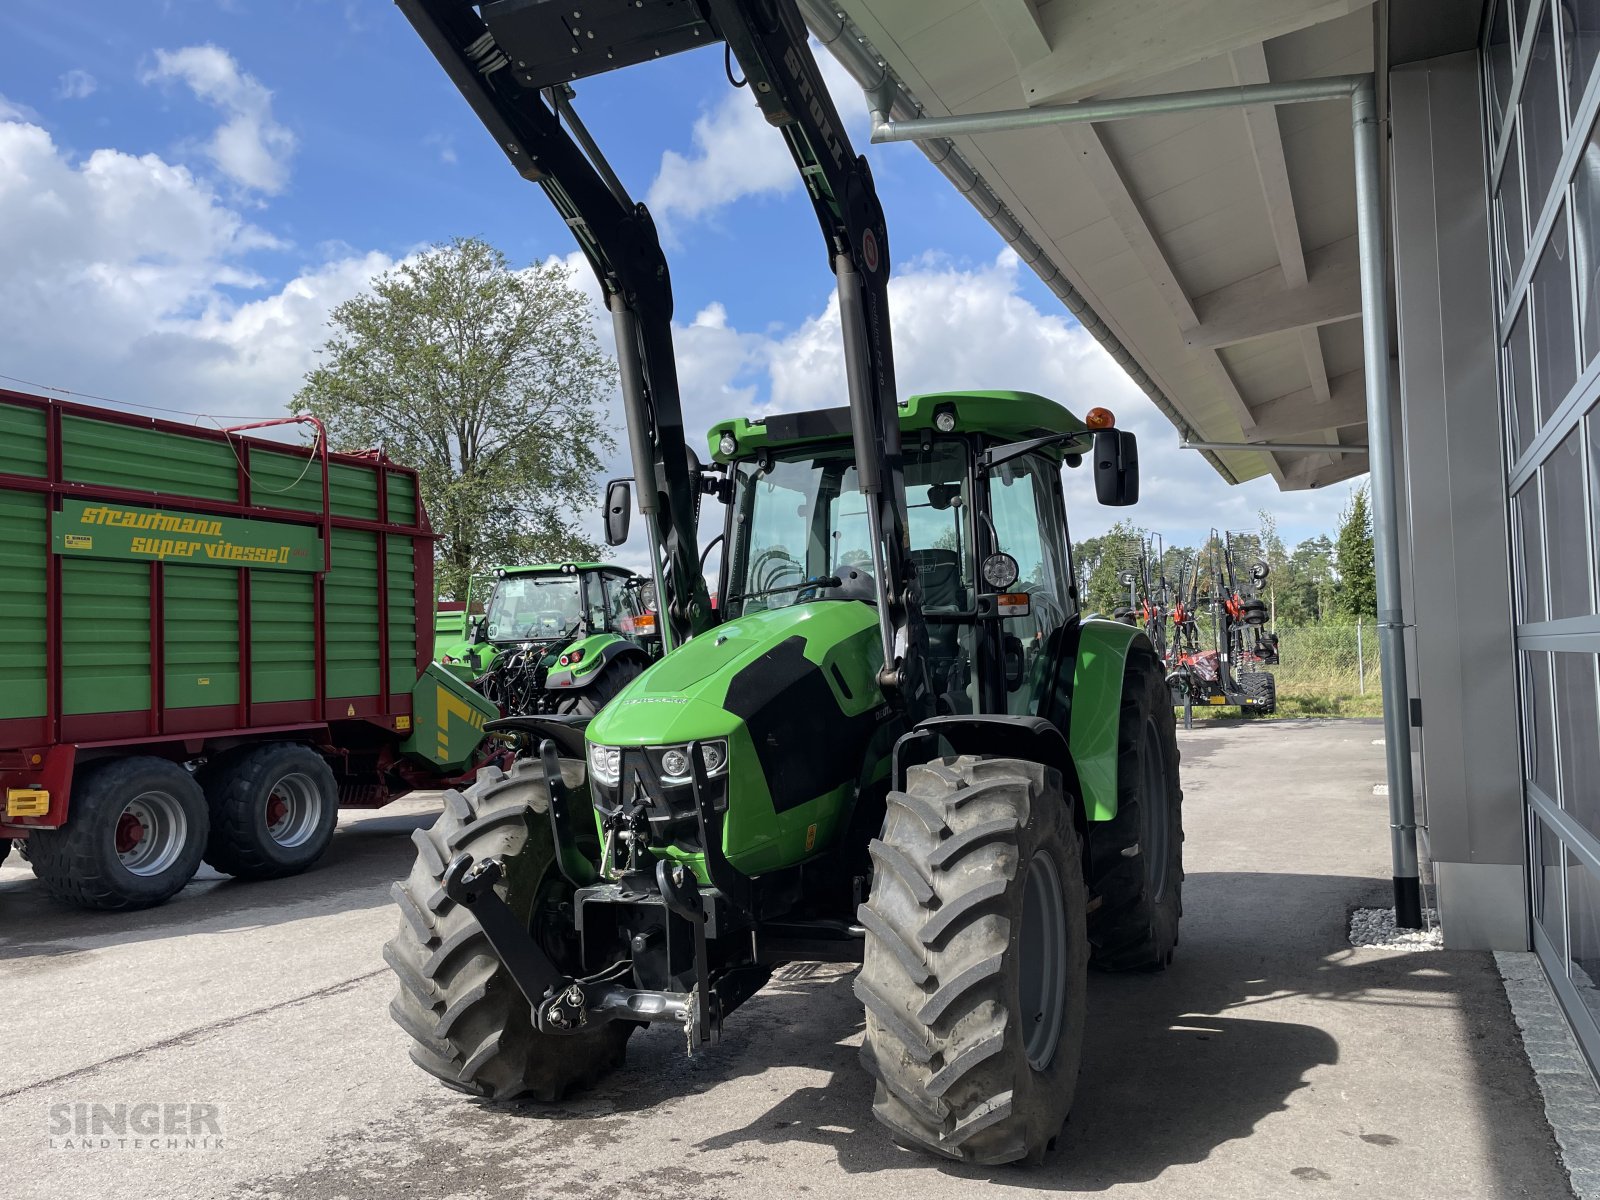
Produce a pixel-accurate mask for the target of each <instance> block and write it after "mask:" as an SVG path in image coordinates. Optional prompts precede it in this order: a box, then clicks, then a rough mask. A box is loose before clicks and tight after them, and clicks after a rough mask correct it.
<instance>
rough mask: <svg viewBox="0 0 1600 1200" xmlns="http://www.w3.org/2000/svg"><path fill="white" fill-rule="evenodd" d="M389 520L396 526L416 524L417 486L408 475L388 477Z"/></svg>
mask: <svg viewBox="0 0 1600 1200" xmlns="http://www.w3.org/2000/svg"><path fill="white" fill-rule="evenodd" d="M389 520H390V521H391V522H392V523H394V524H398V525H415V524H416V523H417V484H416V481H415V480H413V479H412V478H411V476H409V475H394V474H391V475H390V476H389Z"/></svg>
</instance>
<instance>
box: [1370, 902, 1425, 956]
mask: <svg viewBox="0 0 1600 1200" xmlns="http://www.w3.org/2000/svg"><path fill="white" fill-rule="evenodd" d="M1422 923H1423V925H1424V926H1425V928H1423V929H1400V928H1397V927H1396V925H1395V923H1394V909H1392V908H1357V909H1352V910H1351V912H1350V944H1351V945H1352V946H1392V947H1394V948H1395V949H1398V950H1443V949H1444V931H1443V930H1442V929H1440V928H1439V913H1438V910H1437V909H1432V908H1425V909H1423V910H1422Z"/></svg>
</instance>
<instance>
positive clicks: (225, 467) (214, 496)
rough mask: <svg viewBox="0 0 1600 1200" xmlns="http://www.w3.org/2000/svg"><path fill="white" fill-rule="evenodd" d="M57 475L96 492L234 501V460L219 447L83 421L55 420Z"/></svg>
mask: <svg viewBox="0 0 1600 1200" xmlns="http://www.w3.org/2000/svg"><path fill="white" fill-rule="evenodd" d="M61 468H62V469H61V474H62V478H64V479H66V480H68V481H69V482H71V483H86V484H92V485H94V486H96V487H110V488H129V489H132V490H134V491H139V492H162V493H165V494H166V495H170V496H198V497H200V498H202V499H205V500H234V499H236V498H237V497H238V495H239V460H238V459H237V458H236V457H234V453H233V450H232V449H231V448H229V447H228V446H227V445H225V444H223V443H221V442H212V441H207V440H204V439H201V438H196V437H185V436H184V435H182V434H179V433H167V432H163V431H162V430H159V429H143V428H140V427H138V426H136V425H126V424H123V423H121V422H112V421H96V420H93V419H91V418H88V417H80V416H74V415H71V414H67V415H63V416H62V418H61Z"/></svg>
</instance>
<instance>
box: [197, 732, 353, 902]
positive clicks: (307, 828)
mask: <svg viewBox="0 0 1600 1200" xmlns="http://www.w3.org/2000/svg"><path fill="white" fill-rule="evenodd" d="M201 779H202V782H203V784H204V787H205V792H206V799H207V801H208V802H209V804H210V806H211V837H210V838H209V839H208V840H207V842H206V854H205V859H206V863H207V864H208V865H209V866H211V867H213V868H215V869H216V870H218V871H221V872H222V873H223V874H224V875H232V876H233V877H234V878H235V879H280V878H282V877H283V876H285V875H297V874H299V873H300V872H301V871H304V870H305V869H306V868H308V867H310V866H311V865H312V864H313V863H314V862H316V861H317V859H319V858H321V857H322V855H323V854H324V852H326V850H327V849H328V843H329V842H331V841H332V840H333V829H334V826H335V825H337V824H338V821H339V785H338V783H337V782H336V781H335V780H334V777H333V771H332V770H331V769H330V768H329V766H328V763H327V761H326V760H325V759H324V758H323V757H322V755H320V754H318V753H317V752H316V751H315V750H313V749H311V747H310V746H302V745H300V744H299V743H297V742H273V743H270V744H268V745H264V746H251V747H249V748H248V749H245V750H243V751H241V752H239V753H236V754H233V755H230V756H229V757H227V758H225V759H223V760H222V761H221V762H220V763H217V764H216V765H215V766H214V767H212V768H211V769H210V770H208V771H206V772H205V773H204V774H203V775H202V776H201Z"/></svg>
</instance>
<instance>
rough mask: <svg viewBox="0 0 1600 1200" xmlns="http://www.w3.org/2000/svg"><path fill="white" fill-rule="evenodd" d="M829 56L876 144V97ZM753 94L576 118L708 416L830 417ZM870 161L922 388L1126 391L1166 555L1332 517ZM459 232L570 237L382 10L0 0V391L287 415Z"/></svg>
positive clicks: (697, 56)
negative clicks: (1233, 457) (1285, 491)
mask: <svg viewBox="0 0 1600 1200" xmlns="http://www.w3.org/2000/svg"><path fill="white" fill-rule="evenodd" d="M824 65H825V66H826V67H828V68H829V71H830V79H831V80H832V81H836V82H835V94H836V97H837V98H838V100H839V103H840V107H841V109H842V110H843V112H844V114H845V116H846V123H847V125H848V126H850V129H851V133H852V135H853V136H854V137H855V139H856V141H857V144H858V147H859V146H861V145H864V144H865V130H864V115H863V111H862V105H861V102H860V97H859V92H856V91H854V90H853V89H846V88H844V86H843V81H844V76H843V74H842V72H841V71H838V70H836V69H834V68H833V66H832V64H831V62H825V64H824ZM746 97H747V93H733V92H732V91H731V89H730V88H729V87H728V84H727V82H726V80H725V79H724V77H723V71H722V61H721V51H720V48H718V49H713V50H708V51H699V52H695V53H692V54H686V55H681V56H679V57H677V58H674V59H670V60H666V61H663V62H660V63H654V64H650V65H648V66H645V67H640V68H637V69H634V70H629V71H625V72H619V73H616V74H613V75H610V76H604V77H600V78H596V79H593V80H589V81H587V82H585V83H584V84H582V85H581V86H580V89H579V95H578V105H579V109H580V112H581V113H582V114H583V116H584V118H585V120H586V121H587V123H588V124H589V126H590V128H591V129H592V130H593V131H594V132H595V134H596V135H597V136H598V137H599V139H600V141H601V144H602V145H603V146H605V147H606V149H607V153H608V155H609V156H610V157H611V159H612V162H613V165H614V166H615V167H616V168H617V170H618V172H619V174H620V175H621V176H622V177H623V179H624V180H625V181H626V182H627V184H628V185H629V187H630V189H631V190H633V192H634V194H635V195H636V196H637V197H640V198H645V197H649V198H650V199H651V201H652V208H653V209H655V211H656V212H657V214H658V220H660V222H661V224H662V226H663V228H664V230H665V231H666V234H667V238H668V242H669V253H670V256H671V259H672V263H673V279H674V285H675V291H676V296H677V314H678V320H679V324H680V326H681V330H680V339H679V347H680V354H681V355H682V356H683V359H684V362H683V376H684V380H685V387H686V391H692V392H693V396H692V397H690V398H689V399H688V409H689V417H690V421H691V423H693V422H694V421H695V420H697V419H698V420H702V421H703V422H709V420H711V419H712V418H714V417H715V416H717V415H722V414H725V413H727V412H729V411H737V410H738V409H739V408H740V406H744V407H749V406H751V405H755V406H769V405H775V406H777V407H793V406H795V405H809V404H812V403H837V402H839V401H838V399H837V391H836V381H835V380H834V378H833V376H832V374H831V372H832V371H833V370H834V369H835V368H834V367H833V366H832V365H831V364H832V361H833V358H834V357H836V355H837V324H836V319H835V320H834V322H833V324H831V325H830V314H829V312H828V301H829V298H830V296H831V291H832V286H831V285H832V277H831V275H830V274H829V272H828V269H827V263H826V259H825V255H824V252H823V244H822V241H821V238H820V236H819V235H818V232H817V227H816V222H815V218H814V217H813V216H812V213H811V210H810V206H809V205H808V204H807V203H806V201H805V199H804V196H803V195H802V194H801V192H800V191H799V189H798V187H797V186H795V179H794V177H793V171H792V168H790V167H788V166H787V165H786V161H785V160H784V158H783V153H782V150H781V144H780V143H779V139H778V138H777V135H776V134H775V133H773V132H772V131H770V130H768V129H766V128H765V127H761V126H759V125H758V123H757V122H756V121H755V120H754V114H753V109H750V108H749V107H748V102H747V99H746ZM752 148H753V149H752ZM756 151H759V153H757V152H756ZM868 153H869V157H870V159H871V161H872V163H873V167H874V171H875V174H876V177H877V181H878V185H879V189H880V192H881V194H882V196H883V199H884V203H885V207H886V209H887V211H888V214H889V222H890V231H891V241H892V249H893V252H894V259H895V264H896V274H897V281H896V285H895V286H896V288H897V289H898V290H897V291H896V293H895V296H894V301H895V308H894V319H895V332H896V341H897V359H898V362H899V366H900V374H901V384H902V389H903V390H908V391H909V390H922V389H924V388H931V387H947V386H948V387H1017V388H1033V389H1036V390H1041V391H1045V392H1047V394H1051V395H1053V396H1054V397H1055V398H1056V399H1059V400H1061V401H1062V402H1063V403H1066V404H1067V405H1068V406H1069V407H1072V408H1076V409H1080V410H1081V409H1084V408H1087V407H1090V406H1091V405H1092V404H1094V403H1107V402H1109V403H1110V405H1111V407H1113V408H1115V409H1117V410H1118V411H1119V415H1121V416H1122V417H1123V423H1124V424H1125V425H1130V426H1132V427H1134V428H1136V429H1137V430H1138V431H1139V432H1140V433H1141V436H1142V438H1143V447H1142V448H1143V451H1144V454H1143V459H1144V472H1145V495H1146V501H1145V502H1144V503H1143V504H1142V505H1141V506H1140V508H1139V509H1136V510H1132V512H1133V515H1134V517H1135V519H1136V520H1138V521H1140V523H1142V524H1145V525H1148V526H1150V527H1151V528H1154V529H1159V530H1160V531H1161V532H1163V533H1164V534H1165V535H1166V538H1167V541H1168V543H1169V544H1173V543H1183V542H1193V541H1195V540H1198V538H1200V537H1201V536H1203V535H1204V532H1205V528H1206V527H1207V526H1209V525H1212V524H1218V525H1224V526H1226V527H1231V528H1243V527H1246V526H1248V525H1250V524H1253V513H1254V512H1255V510H1256V509H1258V508H1260V507H1263V506H1270V507H1273V508H1274V509H1276V510H1277V511H1278V512H1279V513H1280V519H1281V521H1282V525H1283V531H1284V533H1285V534H1286V536H1288V537H1289V538H1290V539H1291V540H1294V539H1297V538H1299V537H1302V536H1307V535H1310V534H1313V533H1317V532H1322V531H1325V530H1330V529H1331V527H1332V524H1333V522H1334V520H1335V518H1336V516H1337V513H1338V510H1339V508H1340V506H1341V505H1342V503H1343V497H1344V495H1345V493H1346V491H1347V489H1345V488H1339V489H1330V490H1329V493H1330V494H1305V493H1301V494H1297V495H1291V496H1280V495H1279V494H1278V493H1277V492H1276V489H1275V488H1273V487H1271V486H1270V484H1269V483H1263V482H1259V481H1258V482H1256V483H1253V484H1251V485H1247V486H1246V487H1244V488H1228V487H1226V486H1225V485H1223V484H1222V482H1221V480H1220V479H1218V478H1217V477H1216V476H1215V474H1214V473H1213V472H1212V471H1211V470H1210V468H1209V467H1207V466H1205V464H1204V463H1203V462H1202V461H1201V460H1200V459H1199V458H1198V456H1195V455H1193V454H1184V453H1183V452H1180V451H1177V450H1176V448H1175V443H1176V436H1175V434H1174V433H1173V432H1172V430H1171V427H1170V425H1168V424H1167V423H1166V422H1165V421H1164V420H1162V419H1161V418H1160V417H1159V415H1157V414H1156V413H1155V412H1154V409H1153V408H1152V407H1151V406H1150V405H1149V403H1148V401H1146V400H1145V399H1144V398H1143V397H1142V396H1141V395H1140V394H1139V393H1138V392H1137V391H1136V390H1135V389H1133V388H1132V387H1131V385H1129V384H1128V383H1127V382H1126V380H1125V379H1123V377H1122V376H1121V375H1120V373H1119V372H1117V371H1116V370H1115V368H1114V367H1112V366H1111V365H1110V363H1109V361H1108V360H1105V359H1104V356H1103V355H1101V354H1100V352H1099V351H1098V348H1097V347H1095V346H1093V344H1092V342H1090V341H1089V339H1088V338H1087V336H1086V335H1084V334H1083V332H1082V330H1081V329H1079V328H1078V327H1077V326H1076V324H1075V322H1073V321H1072V319H1071V317H1070V316H1069V315H1068V314H1067V313H1066V312H1065V310H1064V309H1063V308H1062V306H1061V305H1060V303H1059V301H1057V300H1056V299H1055V298H1054V297H1053V296H1052V295H1051V294H1050V293H1049V292H1048V291H1047V290H1046V289H1045V288H1044V287H1043V286H1042V285H1041V284H1040V283H1039V282H1038V280H1037V279H1036V278H1035V277H1034V276H1033V275H1032V273H1031V272H1029V271H1028V270H1027V269H1026V268H1024V267H1021V266H1020V265H1019V264H1017V263H1016V262H1015V260H1014V258H1013V257H1012V256H1010V255H1009V254H1006V253H1003V251H1004V247H1003V245H1002V243H1001V241H1000V239H999V237H998V235H996V234H995V233H994V232H993V230H991V229H990V227H989V226H988V225H987V224H986V223H985V222H984V221H983V220H982V219H981V218H980V217H979V216H978V215H977V214H976V212H974V210H973V209H972V208H971V207H970V206H969V205H968V204H967V203H966V202H965V201H964V200H962V199H961V198H960V197H959V196H958V195H957V194H956V193H955V191H954V190H953V189H952V188H950V186H949V185H948V184H947V183H946V182H945V181H944V179H943V177H941V176H939V175H938V174H937V172H935V171H934V170H933V168H932V167H931V166H930V165H929V164H928V163H927V161H926V160H925V159H924V158H923V157H922V156H921V154H920V153H918V152H917V151H916V150H915V149H914V148H912V147H910V146H891V147H873V148H871V149H870V150H869V151H868ZM664 155H665V156H666V158H665V159H664ZM456 235H477V236H481V237H484V238H486V239H488V240H489V241H491V242H493V243H495V244H496V245H498V246H500V247H501V248H502V249H504V250H505V251H506V252H507V253H508V254H509V255H510V256H511V257H512V259H513V260H515V261H518V262H527V261H531V260H535V259H545V258H549V257H551V256H556V257H563V258H566V257H568V256H570V255H572V252H573V249H574V247H573V244H572V242H571V240H570V237H569V235H568V232H567V230H566V229H565V227H564V226H563V225H562V224H561V223H560V222H559V221H558V220H557V219H556V217H555V214H554V212H553V210H551V209H550V207H549V206H548V205H547V204H546V202H545V201H544V198H543V196H542V195H541V193H540V192H539V190H538V189H537V188H536V187H534V186H532V185H530V184H527V183H524V182H523V181H522V180H520V179H519V178H518V176H517V175H516V174H515V173H514V172H513V171H512V170H511V168H510V166H509V165H508V164H507V162H506V160H505V158H504V156H503V155H502V154H501V152H500V151H499V149H498V148H497V147H496V146H495V145H494V144H493V142H492V141H491V140H490V139H489V137H488V135H487V134H486V133H485V132H484V130H483V129H482V127H481V126H480V125H479V124H478V123H477V120H476V118H475V117H473V115H472V113H471V112H470V110H469V109H468V107H467V106H466V104H465V103H464V102H463V101H462V100H461V98H460V96H459V94H458V93H457V92H456V91H455V89H454V88H453V86H452V85H451V84H450V83H449V81H448V80H447V79H446V78H445V76H444V74H443V72H442V71H440V70H439V68H438V66H437V65H436V64H435V62H434V61H433V59H432V58H431V56H430V55H429V54H428V53H427V51H426V50H425V49H424V47H423V46H422V44H421V42H420V41H419V40H418V39H417V37H416V36H415V34H414V33H413V32H412V30H411V28H410V26H409V25H408V24H407V23H406V21H405V20H404V18H403V17H402V16H401V15H400V13H399V12H398V10H397V9H395V8H394V7H393V6H392V5H390V4H388V3H383V2H377V0H225V2H215V0H164V2H161V0H101V2H98V3H80V4H73V5H63V4H61V3H60V2H59V0H8V2H7V3H6V4H5V5H4V6H3V7H0V305H3V306H4V308H5V311H7V312H8V313H10V314H15V315H17V316H18V317H19V318H20V319H15V320H11V321H9V322H8V324H7V325H6V327H5V328H4V329H0V374H5V375H10V376H15V377H20V378H24V379H29V380H34V381H38V382H41V383H46V384H50V385H53V386H56V387H63V388H69V389H72V390H75V391H80V392H88V393H92V394H95V395H101V396H106V397H110V398H112V399H115V400H118V401H123V402H126V403H130V404H146V405H160V406H164V407H170V408H174V409H180V410H184V411H193V412H205V413H216V414H233V415H237V414H247V415H267V414H276V413H277V412H279V411H281V410H282V407H283V405H285V404H287V403H288V401H289V399H290V397H291V396H292V394H293V390H294V386H295V383H296V382H297V380H298V379H299V377H300V375H301V374H303V372H304V370H305V369H306V368H307V367H308V366H309V365H310V364H311V363H312V362H313V361H314V351H315V347H316V345H317V344H318V343H319V342H320V341H321V339H322V337H323V336H324V333H323V328H322V326H323V322H324V321H325V319H326V313H327V310H328V309H329V308H331V307H332V305H333V304H336V303H337V302H338V301H339V300H342V299H344V298H345V297H346V296H348V295H351V294H353V293H354V292H355V291H357V290H359V289H360V287H361V286H363V284H364V283H365V282H366V281H367V280H369V279H370V278H371V277H372V275H373V274H375V273H377V272H380V271H382V270H384V269H386V268H387V267H388V266H390V265H392V264H393V262H395V261H397V260H398V259H400V258H402V257H404V256H405V255H406V254H408V253H414V252H415V251H416V250H417V249H418V248H420V247H423V246H426V245H428V244H430V243H434V242H438V241H442V240H445V239H448V238H449V237H452V236H456ZM818 364H820V366H819V365H818ZM691 433H692V434H694V435H695V436H696V437H698V435H699V433H700V430H699V429H694V430H691ZM1335 491H1336V492H1337V493H1338V494H1337V495H1334V494H1331V493H1333V492H1335ZM1088 495H1089V494H1088V490H1087V488H1079V487H1074V488H1073V497H1072V499H1073V502H1074V504H1075V506H1076V507H1075V511H1074V514H1073V518H1074V532H1075V534H1076V535H1077V536H1085V535H1088V534H1092V533H1098V532H1100V531H1101V530H1102V529H1104V528H1105V527H1106V526H1107V525H1109V524H1110V523H1111V521H1112V520H1113V519H1115V517H1116V516H1118V515H1120V514H1118V513H1116V512H1112V511H1110V510H1104V509H1099V508H1098V507H1097V506H1095V505H1094V504H1093V502H1092V500H1090V499H1089V498H1088Z"/></svg>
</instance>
